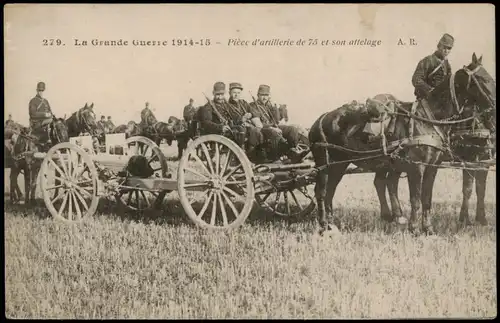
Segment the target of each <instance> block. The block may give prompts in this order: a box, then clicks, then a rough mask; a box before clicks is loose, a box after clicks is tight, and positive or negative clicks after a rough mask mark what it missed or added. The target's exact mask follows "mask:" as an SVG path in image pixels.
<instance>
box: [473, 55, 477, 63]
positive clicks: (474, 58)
mask: <svg viewBox="0 0 500 323" xmlns="http://www.w3.org/2000/svg"><path fill="white" fill-rule="evenodd" d="M472 63H474V64H476V63H477V56H476V53H475V52H474V53H472Z"/></svg>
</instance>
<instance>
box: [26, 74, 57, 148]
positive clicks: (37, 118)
mask: <svg viewBox="0 0 500 323" xmlns="http://www.w3.org/2000/svg"><path fill="white" fill-rule="evenodd" d="M44 91H45V83H44V82H38V84H37V86H36V92H37V94H36V96H35V97H34V98H32V99H31V100H30V103H29V116H30V127H31V128H32V129H33V132H34V134H35V135H36V136H38V137H39V138H40V141H42V142H43V140H44V138H43V137H45V135H46V136H47V140H46V143H47V144H51V143H52V141H51V139H50V127H49V126H50V123H51V122H52V119H53V117H54V116H53V114H52V109H51V108H50V104H49V101H47V99H45V98H44V97H43V92H44Z"/></svg>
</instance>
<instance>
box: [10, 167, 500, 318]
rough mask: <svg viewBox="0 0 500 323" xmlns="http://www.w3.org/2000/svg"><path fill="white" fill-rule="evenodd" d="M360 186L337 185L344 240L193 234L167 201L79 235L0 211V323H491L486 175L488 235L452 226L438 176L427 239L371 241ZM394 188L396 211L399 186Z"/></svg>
mask: <svg viewBox="0 0 500 323" xmlns="http://www.w3.org/2000/svg"><path fill="white" fill-rule="evenodd" d="M372 181H373V175H372V174H363V175H350V176H346V177H345V178H344V180H343V182H342V183H341V185H340V186H339V188H338V190H337V196H336V198H335V205H336V211H337V212H338V213H339V214H340V215H341V217H342V218H343V220H344V221H346V223H347V224H348V227H350V228H351V229H352V231H350V232H347V233H344V234H342V235H341V236H337V237H328V238H320V237H318V235H317V234H315V231H314V229H315V223H314V221H310V220H309V219H304V221H302V222H300V223H296V224H291V225H288V224H286V223H284V222H282V221H281V222H280V221H276V220H272V219H269V217H267V218H266V217H264V216H263V215H262V214H261V213H262V212H259V210H258V208H256V210H255V212H254V214H252V215H251V217H250V218H249V219H248V220H247V222H246V223H245V225H244V226H243V227H242V228H241V229H240V230H238V231H236V232H233V233H230V234H228V233H206V232H202V231H200V230H198V229H196V228H194V227H193V226H191V225H190V224H189V223H187V220H186V219H184V216H183V214H182V211H181V210H180V205H179V203H177V201H176V194H175V193H172V194H171V195H170V196H169V198H168V200H167V201H166V208H165V212H164V214H163V216H161V217H155V216H147V215H145V216H143V217H140V216H135V217H134V216H132V215H123V214H122V215H117V214H114V213H113V209H108V208H107V206H106V205H103V206H102V207H101V209H100V214H99V215H97V216H96V217H95V218H92V219H88V220H87V221H85V222H84V223H83V224H81V225H79V226H77V225H67V224H63V223H59V222H56V221H54V220H52V219H51V218H45V217H44V216H42V215H43V214H44V211H43V210H44V207H43V205H42V206H40V208H39V209H38V210H36V211H32V210H29V211H28V210H26V209H24V208H23V207H20V206H18V207H13V206H7V207H6V209H5V219H4V224H5V254H6V259H5V265H6V274H5V279H6V280H5V281H6V294H5V299H6V315H7V316H9V317H12V318H13V317H15V318H293V317H299V318H301V317H304V318H360V317H365V318H398V317H400V318H408V317H494V316H496V314H497V306H496V305H497V292H496V221H495V218H494V215H495V214H496V209H495V208H496V206H495V204H496V198H495V195H496V194H495V193H496V191H495V183H494V176H493V175H490V179H489V184H488V190H487V194H488V195H487V216H488V220H489V221H490V225H489V226H487V227H473V228H468V229H460V228H458V227H457V225H456V220H457V216H458V211H459V208H460V201H461V175H460V173H459V172H456V171H440V173H439V174H438V178H437V181H436V189H435V199H434V205H435V207H434V210H435V212H434V223H435V224H436V228H437V231H438V234H437V235H436V236H432V237H424V236H422V237H411V236H407V235H402V234H400V233H398V234H391V235H386V234H385V233H383V231H382V230H381V228H380V227H381V224H380V221H379V215H378V204H377V199H376V195H375V189H374V187H373V184H372ZM400 187H401V188H400V191H401V197H402V200H403V202H404V204H403V207H404V210H405V211H408V202H407V201H408V189H407V185H406V180H402V181H401V185H400ZM471 205H473V206H474V205H475V204H474V201H472V203H471ZM473 211H474V208H473V209H472V212H471V214H472V215H473Z"/></svg>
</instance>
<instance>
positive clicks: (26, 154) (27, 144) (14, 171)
mask: <svg viewBox="0 0 500 323" xmlns="http://www.w3.org/2000/svg"><path fill="white" fill-rule="evenodd" d="M49 126H50V132H49V136H50V139H51V142H52V144H53V145H56V144H58V143H61V142H68V141H69V136H68V128H67V126H66V124H65V122H64V119H62V118H55V117H54V118H53V119H52V122H51V123H50V125H49ZM49 148H50V147H49V145H48V144H44V143H43V142H41V140H40V138H37V137H35V136H33V134H31V130H30V129H29V128H27V127H24V128H23V129H22V130H21V132H20V133H19V134H18V136H17V138H16V139H15V142H14V144H13V146H12V151H11V153H10V154H9V155H10V159H11V160H10V163H9V165H10V166H11V167H10V190H11V201H12V203H16V202H18V201H19V200H20V199H21V197H22V194H21V190H20V188H19V185H18V183H17V178H18V177H19V174H20V173H21V171H22V172H23V173H24V187H25V194H26V196H25V204H26V205H28V204H31V203H33V202H34V200H35V191H36V180H37V177H38V173H39V171H40V166H41V163H40V161H39V160H36V159H34V158H33V157H32V156H33V155H32V154H33V153H34V152H39V151H43V152H46V151H48V149H49ZM56 175H57V174H56Z"/></svg>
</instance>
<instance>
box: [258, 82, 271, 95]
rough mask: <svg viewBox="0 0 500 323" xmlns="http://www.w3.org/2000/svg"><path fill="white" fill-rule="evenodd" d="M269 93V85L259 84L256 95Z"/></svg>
mask: <svg viewBox="0 0 500 323" xmlns="http://www.w3.org/2000/svg"><path fill="white" fill-rule="evenodd" d="M270 93H271V87H270V86H269V85H265V84H261V85H260V86H259V90H258V91H257V94H267V95H269V94H270Z"/></svg>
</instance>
